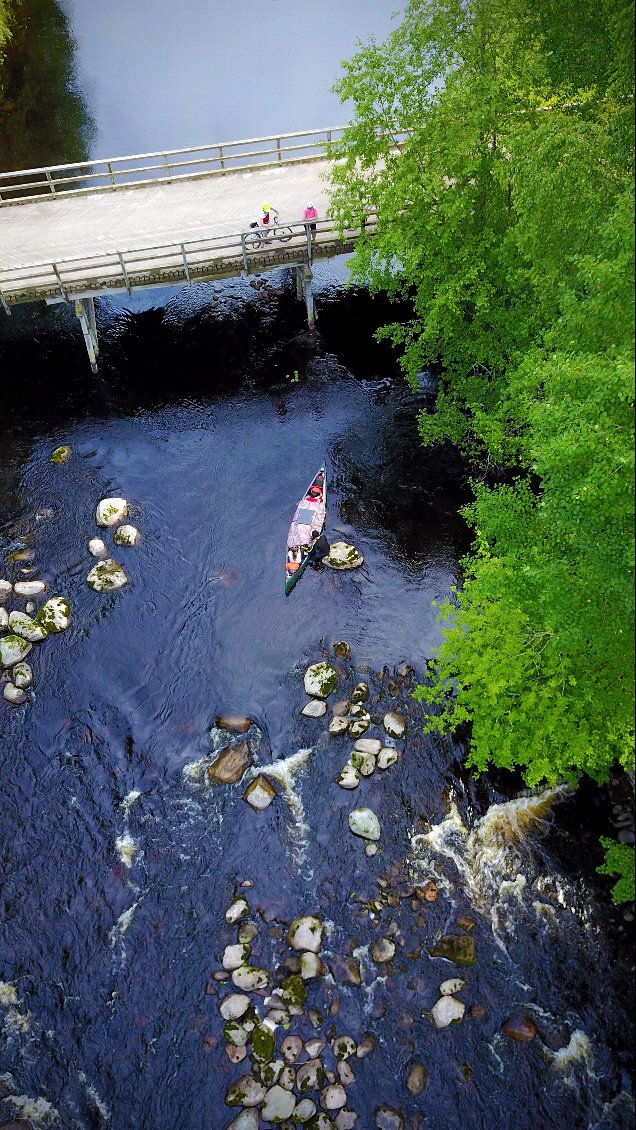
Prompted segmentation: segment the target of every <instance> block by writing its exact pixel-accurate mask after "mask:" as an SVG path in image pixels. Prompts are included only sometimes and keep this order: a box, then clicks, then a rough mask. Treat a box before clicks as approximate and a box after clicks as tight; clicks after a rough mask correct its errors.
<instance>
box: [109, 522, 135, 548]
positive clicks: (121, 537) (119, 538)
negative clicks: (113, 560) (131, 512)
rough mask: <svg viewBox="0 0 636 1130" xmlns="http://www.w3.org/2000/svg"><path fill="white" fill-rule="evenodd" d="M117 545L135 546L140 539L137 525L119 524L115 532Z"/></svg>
mask: <svg viewBox="0 0 636 1130" xmlns="http://www.w3.org/2000/svg"><path fill="white" fill-rule="evenodd" d="M113 541H114V543H115V545H125V546H133V545H136V544H137V542H138V541H139V530H138V529H136V527H135V526H118V527H117V529H116V530H115V533H114V534H113Z"/></svg>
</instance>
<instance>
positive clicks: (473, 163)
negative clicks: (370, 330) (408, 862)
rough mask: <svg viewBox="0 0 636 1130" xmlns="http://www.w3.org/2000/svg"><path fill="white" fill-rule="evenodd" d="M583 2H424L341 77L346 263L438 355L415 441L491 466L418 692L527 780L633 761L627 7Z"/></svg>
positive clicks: (393, 329)
mask: <svg viewBox="0 0 636 1130" xmlns="http://www.w3.org/2000/svg"><path fill="white" fill-rule="evenodd" d="M574 7H575V8H576V14H575V16H574V11H573V5H572V4H569V3H568V2H567V0H538V3H537V2H533V3H530V2H529V0H511V2H510V3H505V4H504V3H502V2H501V0H468V2H463V0H462V2H455V0H411V2H410V3H409V4H408V5H407V9H406V12H405V16H404V19H403V21H402V23H401V24H400V26H399V27H398V28H397V29H396V30H395V31H394V32H393V33H392V35H391V36H390V37H389V39H388V40H387V42H386V43H385V44H384V45H381V46H378V45H376V44H375V43H371V44H369V45H368V46H366V47H363V48H362V49H361V50H360V51H359V52H358V54H357V55H356V57H355V58H354V59H353V60H351V61H350V62H349V63H348V64H345V74H344V77H343V78H342V80H341V81H340V82H339V84H338V87H337V89H338V92H339V94H340V96H341V97H342V98H343V99H351V100H352V101H353V104H354V119H353V121H352V123H351V125H350V126H349V127H348V129H347V131H346V133H345V138H344V143H343V146H342V149H341V151H340V152H339V154H338V161H337V164H336V165H335V168H334V172H333V178H332V188H333V211H334V214H335V215H336V217H337V218H338V220H339V222H340V225H341V226H342V227H343V228H345V227H348V226H353V225H354V224H356V223H357V222H358V220H359V217H360V215H361V214H362V213H363V212H364V211H367V210H369V209H375V211H376V214H377V222H376V228H375V231H374V232H372V233H371V232H370V233H369V234H367V235H365V236H364V237H363V238H362V239H361V240H360V242H359V243H358V246H357V250H356V252H355V255H354V257H353V263H352V269H353V274H354V277H355V278H356V279H357V280H368V282H369V284H370V286H371V288H372V289H374V290H377V289H381V290H384V291H386V292H387V293H388V294H389V295H390V296H394V297H400V298H402V297H405V296H410V297H411V298H412V300H413V311H414V313H413V317H412V319H411V320H410V321H409V322H407V323H400V324H394V325H390V326H387V327H385V329H384V330H383V331H382V333H383V334H384V335H385V336H388V337H390V339H391V340H392V341H393V342H394V343H395V345H396V346H397V347H398V348H399V349H400V351H401V356H402V363H403V366H404V371H405V374H406V376H407V378H408V379H409V380H411V381H412V382H415V381H416V380H417V372H418V370H419V369H420V368H421V367H423V366H425V365H430V364H435V365H439V367H440V370H441V377H440V383H439V392H438V396H437V402H436V405H435V411H434V412H432V413H428V414H422V415H421V417H420V421H419V426H420V433H421V436H422V439H423V441H424V443H427V444H434V443H438V442H441V441H443V440H451V441H452V442H453V443H455V444H456V445H457V446H458V447H460V448H461V449H462V450H463V451H464V452H465V453H466V454H467V455H468V457H469V458H470V459H471V460H472V461H473V466H474V468H475V476H476V478H475V483H474V491H475V501H474V503H473V505H472V506H471V507H470V508H468V511H467V513H466V516H467V518H468V520H469V521H470V522H471V524H472V525H473V528H474V531H475V543H474V549H473V552H472V553H471V555H470V556H469V558H468V559H467V560H466V561H465V562H464V566H465V582H464V585H463V588H462V590H461V591H458V592H454V593H453V594H452V595H451V598H450V599H449V600H448V601H447V602H446V603H445V604H444V606H443V607H442V610H441V616H442V619H443V622H444V642H443V644H442V646H441V647H440V649H439V651H438V653H437V655H436V657H435V660H434V662H433V663H432V664H431V665H430V675H431V678H430V680H429V681H427V684H426V685H425V686H423V687H420V688H419V690H418V692H417V693H418V696H419V697H420V698H421V699H423V700H425V701H427V702H429V703H430V704H431V705H432V707H433V708H434V709H433V712H432V717H431V723H430V725H431V728H434V727H439V728H444V729H449V728H453V727H454V726H456V725H457V724H458V723H460V722H467V723H469V724H470V727H471V733H472V741H471V751H470V755H469V760H470V763H471V764H472V765H473V766H474V767H476V768H477V769H485V768H486V767H487V765H488V764H490V763H494V764H496V765H500V766H505V767H509V768H512V767H513V766H516V765H520V766H522V767H523V770H524V773H525V776H526V779H527V781H528V783H531V784H534V783H536V782H538V781H540V780H542V779H547V780H549V781H555V780H557V779H559V778H561V777H563V776H575V775H576V774H577V773H579V772H580V771H585V772H587V773H589V774H590V775H591V776H593V777H594V778H596V779H599V780H603V779H605V777H606V776H607V773H608V770H609V767H610V765H611V764H612V762H613V761H614V760H615V759H617V758H618V759H619V760H621V761H622V763H623V764H624V765H628V764H633V693H634V677H633V662H632V659H633V643H634V640H633V537H632V514H633V363H634V358H633V340H634V328H633V279H634V265H633V226H632V225H633V215H634V200H633V189H632V174H633V132H632V130H633V125H632V122H633V88H634V81H633V63H632V57H631V53H630V52H629V51H628V50H626V49H625V40H626V37H630V29H631V28H632V27H633V5H629V4H625V3H624V2H620V3H616V2H613V0H601V2H600V3H599V2H598V0H596V2H594V3H592V2H590V0H582V2H581V3H579V2H578V0H577V3H576V5H575V6H574ZM629 42H630V43H631V42H632V39H631V38H629ZM495 466H497V467H499V468H501V469H505V473H506V482H505V485H499V486H495V487H493V486H488V485H487V479H488V472H489V471H491V470H492V469H493V467H495Z"/></svg>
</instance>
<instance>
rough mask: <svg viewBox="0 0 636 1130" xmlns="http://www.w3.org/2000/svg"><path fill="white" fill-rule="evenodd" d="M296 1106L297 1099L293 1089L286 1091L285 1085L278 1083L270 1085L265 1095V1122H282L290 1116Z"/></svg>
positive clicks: (263, 1110)
mask: <svg viewBox="0 0 636 1130" xmlns="http://www.w3.org/2000/svg"><path fill="white" fill-rule="evenodd" d="M295 1106H296V1099H295V1097H294V1095H292V1093H291V1091H286V1090H285V1088H284V1087H279V1086H278V1084H276V1085H275V1086H274V1087H270V1089H269V1091H268V1092H267V1094H266V1095H265V1102H264V1103H263V1109H262V1110H261V1118H262V1119H263V1121H264V1122H282V1121H283V1119H285V1118H289V1117H290V1115H291V1113H292V1111H293V1109H294V1107H295Z"/></svg>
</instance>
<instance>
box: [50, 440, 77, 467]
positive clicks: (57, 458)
mask: <svg viewBox="0 0 636 1130" xmlns="http://www.w3.org/2000/svg"><path fill="white" fill-rule="evenodd" d="M72 454H73V448H72V447H69V445H68V444H67V443H62V444H60V446H59V447H56V448H55V451H52V452H51V463H68V461H69V459H70V458H71V455H72Z"/></svg>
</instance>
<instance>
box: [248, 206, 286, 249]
mask: <svg viewBox="0 0 636 1130" xmlns="http://www.w3.org/2000/svg"><path fill="white" fill-rule="evenodd" d="M292 234H293V233H292V230H291V228H288V227H285V225H282V226H281V223H280V216H279V215H278V212H272V219H271V222H270V223H269V224H268V225H267V227H262V226H261V224H260V223H259V221H258V220H254V222H253V223H252V224H250V231H249V234H248V235H246V236H245V247H246V248H247V249H248V250H249V251H258V249H259V248H260V247H261V246H262V245H263V244H265V243H269V241H270V239H279V240H280V242H281V243H288V242H289V240H290V239H291V237H292Z"/></svg>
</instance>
